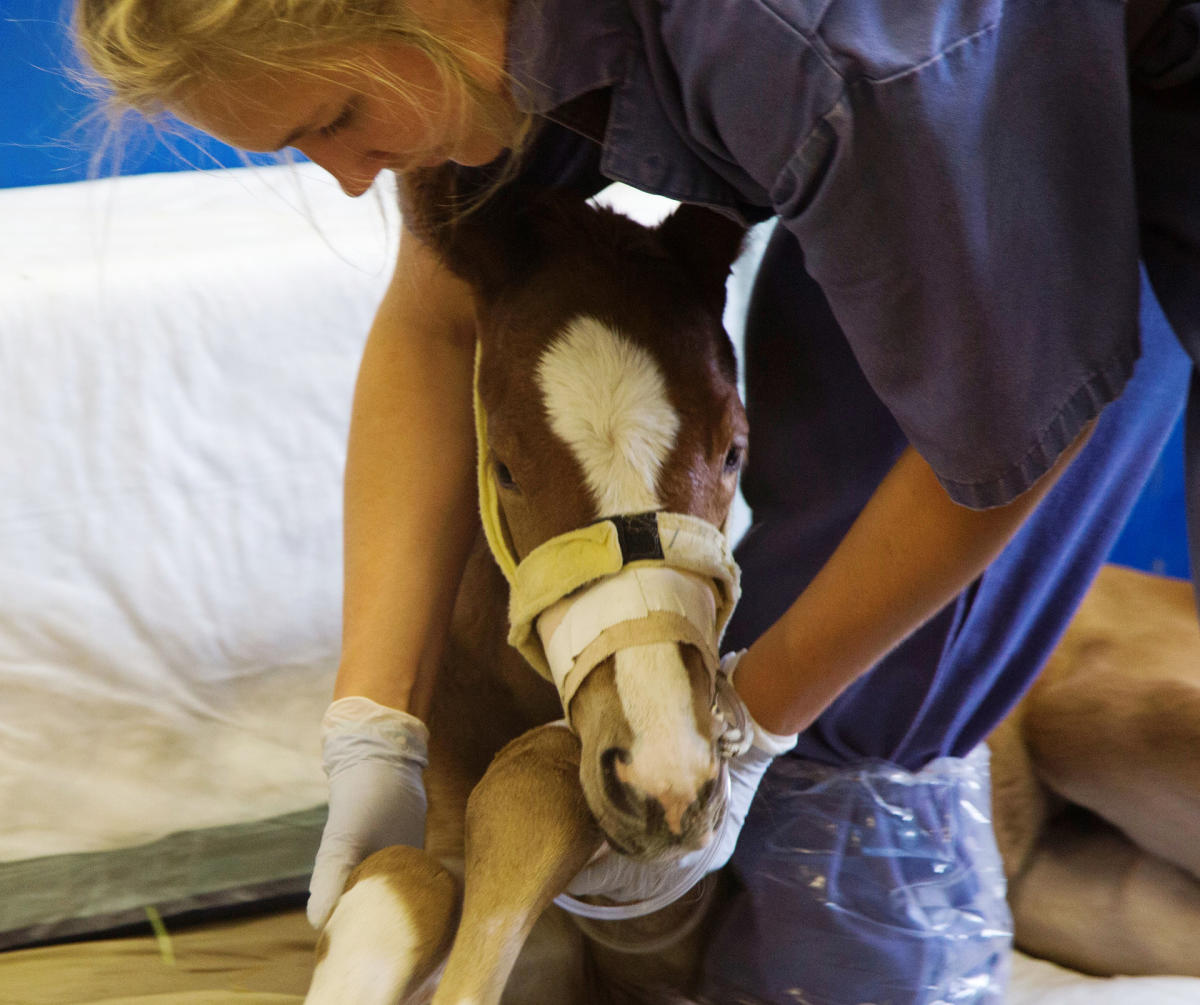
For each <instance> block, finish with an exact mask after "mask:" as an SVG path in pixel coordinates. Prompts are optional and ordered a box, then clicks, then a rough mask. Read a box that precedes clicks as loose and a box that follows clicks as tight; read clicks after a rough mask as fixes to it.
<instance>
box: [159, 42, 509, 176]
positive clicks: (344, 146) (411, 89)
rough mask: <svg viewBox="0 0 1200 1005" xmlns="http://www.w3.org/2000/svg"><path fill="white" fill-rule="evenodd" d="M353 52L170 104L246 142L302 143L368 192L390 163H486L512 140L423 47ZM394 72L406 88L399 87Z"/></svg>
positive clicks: (266, 147) (224, 136) (223, 135)
mask: <svg viewBox="0 0 1200 1005" xmlns="http://www.w3.org/2000/svg"><path fill="white" fill-rule="evenodd" d="M354 55H355V56H357V57H358V58H351V59H347V60H345V62H346V64H348V65H353V66H354V67H355V68H353V69H340V70H337V71H333V72H327V73H314V72H309V71H299V70H298V71H296V72H295V73H292V74H284V73H282V72H280V71H274V70H263V71H261V72H259V71H256V72H253V73H248V74H246V75H244V76H240V77H238V78H236V79H231V80H228V81H222V82H220V83H218V84H207V85H205V86H204V87H202V88H198V89H196V90H195V91H193V92H191V93H190V94H188V95H187V96H186V97H185V98H183V99H181V100H180V101H178V102H177V103H175V104H173V105H171V106H170V110H171V111H172V112H173V113H174V114H175V115H177V116H178V117H179V118H180V119H182V120H183V121H185V122H187V123H189V124H191V125H194V126H197V127H198V128H200V129H202V130H203V131H204V132H206V133H208V134H210V135H212V136H215V137H216V138H217V139H219V140H222V141H223V142H225V143H228V144H230V145H231V146H234V147H238V148H240V149H242V150H251V151H271V150H280V149H282V148H284V147H294V148H295V149H297V150H299V151H300V152H301V153H302V154H304V155H305V156H306V157H308V158H309V160H312V161H314V162H315V163H317V164H319V165H320V166H321V167H323V168H324V169H325V170H326V171H328V172H329V173H330V174H331V175H333V176H334V178H336V179H337V181H338V184H340V185H341V187H342V189H343V190H344V191H345V192H346V194H347V195H352V196H358V195H362V194H363V193H364V192H365V191H367V189H368V188H370V187H371V183H372V182H373V181H374V180H375V176H376V175H378V174H379V172H380V171H383V170H387V169H392V170H406V169H409V168H414V167H426V166H431V165H434V164H440V163H443V162H445V161H456V162H457V163H459V164H465V165H478V164H486V163H487V162H489V161H491V160H493V159H494V158H496V157H497V156H499V154H500V153H501V152H502V150H503V149H504V145H503V142H502V141H501V140H500V139H498V138H497V137H496V136H495V135H494V134H493V132H491V131H489V129H488V128H487V127H486V125H485V123H484V121H483V116H482V115H481V114H480V113H479V112H478V110H476V109H474V108H472V107H464V106H463V101H462V97H461V96H460V95H459V94H458V93H457V92H454V91H451V90H450V89H448V88H447V87H446V86H445V85H444V84H443V82H442V80H441V79H440V77H439V76H438V73H437V71H436V69H435V68H434V65H433V63H432V61H431V60H430V59H429V58H428V57H427V56H426V55H425V54H424V53H423V52H421V50H419V49H417V48H416V47H414V46H412V45H407V44H403V43H393V44H388V45H379V46H371V47H370V48H367V49H363V50H361V51H360V52H358V53H355V54H354ZM357 67H362V68H361V69H359V68H357ZM368 67H370V69H368ZM381 77H383V78H384V79H383V80H381V79H380V78H381ZM389 78H390V79H393V80H396V81H398V82H400V84H401V87H400V88H398V89H396V88H393V87H392V86H390V85H389V83H388V82H387V81H388V79H389Z"/></svg>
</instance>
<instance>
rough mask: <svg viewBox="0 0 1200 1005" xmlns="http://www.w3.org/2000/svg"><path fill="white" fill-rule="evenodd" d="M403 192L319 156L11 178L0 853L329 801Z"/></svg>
mask: <svg viewBox="0 0 1200 1005" xmlns="http://www.w3.org/2000/svg"><path fill="white" fill-rule="evenodd" d="M395 215H396V214H395V212H394V210H392V209H391V205H390V201H389V200H387V199H386V198H385V199H372V197H367V199H366V200H364V201H360V202H358V203H354V202H351V201H350V200H348V199H346V198H345V197H344V196H343V195H342V194H341V192H340V191H339V190H337V188H336V186H334V185H333V184H332V182H330V181H329V180H328V179H327V177H325V176H323V175H322V174H321V173H320V172H319V171H317V170H316V169H314V168H313V167H311V166H310V165H299V166H294V167H293V166H285V167H273V168H259V169H246V170H236V171H228V172H211V173H209V172H204V173H196V172H185V173H180V174H169V175H154V176H142V177H136V178H126V179H113V180H104V181H98V182H91V183H83V184H73V185H61V186H51V187H45V188H35V189H13V190H7V191H3V192H0V220H3V221H4V225H3V226H4V235H5V239H4V241H3V242H0V430H3V435H2V436H0V484H3V486H4V491H3V492H2V493H0V695H2V696H3V697H2V699H0V806H3V807H4V813H3V816H2V819H0V861H11V860H15V859H21V858H26V857H31V856H45V855H53V854H61V853H67V852H82V851H96V850H100V849H106V848H112V847H118V846H121V845H125V844H132V843H139V842H145V841H150V840H153V839H155V838H157V837H160V836H162V835H164V834H167V833H170V832H173V831H178V830H185V829H192V828H201V827H212V826H218V825H223V824H230V823H234V822H237V821H241V820H245V819H260V818H265V817H269V816H273V815H276V814H279V813H286V812H289V811H292V810H296V809H299V808H303V807H308V806H313V805H315V804H319V803H321V802H323V801H324V799H325V786H324V779H323V777H322V774H321V769H320V763H319V755H318V748H317V724H318V721H319V719H320V713H321V710H322V708H323V707H324V704H325V703H326V702H327V701H328V697H329V690H330V686H331V681H332V674H333V669H334V666H335V660H336V653H337V645H338V636H339V620H338V619H339V605H340V591H341V583H340V547H341V531H340V520H341V468H342V463H343V454H344V440H345V435H346V426H347V416H348V413H349V403H350V396H351V389H352V382H353V377H354V373H355V369H356V365H357V361H358V356H359V352H360V349H361V345H362V341H363V339H364V336H365V333H366V330H367V327H368V325H369V321H370V318H371V316H372V314H373V310H374V307H375V304H376V303H377V302H378V299H379V297H380V296H381V294H382V289H383V287H384V284H385V282H386V280H387V278H388V274H389V271H390V262H391V260H392V259H393V257H394V240H395V237H394V235H395V226H396V224H395Z"/></svg>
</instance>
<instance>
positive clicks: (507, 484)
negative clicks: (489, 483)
mask: <svg viewBox="0 0 1200 1005" xmlns="http://www.w3.org/2000/svg"><path fill="white" fill-rule="evenodd" d="M492 470H493V471H494V472H495V473H496V484H497V485H499V486H500V487H501V488H502V489H515V488H516V487H517V482H516V479H515V478H513V476H512V472H511V471H509V470H508V465H507V464H505V463H503V462H502V461H492Z"/></svg>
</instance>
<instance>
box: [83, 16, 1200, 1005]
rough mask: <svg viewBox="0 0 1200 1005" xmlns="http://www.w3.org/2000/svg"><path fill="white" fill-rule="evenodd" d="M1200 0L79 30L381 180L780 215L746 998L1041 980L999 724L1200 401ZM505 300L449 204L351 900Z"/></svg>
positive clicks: (374, 555)
mask: <svg viewBox="0 0 1200 1005" xmlns="http://www.w3.org/2000/svg"><path fill="white" fill-rule="evenodd" d="M1197 6H1200V5H1196V4H1192V3H1185V2H1178V0H1132V2H1131V3H1130V4H1129V5H1128V7H1127V8H1126V5H1123V4H1121V3H1118V2H1103V0H1091V2H1087V3H1080V2H1078V0H1037V2H1032V0H1007V2H1006V0H952V2H946V0H903V2H896V0H825V2H821V3H814V2H811V0H586V2H584V0H512V2H511V4H506V3H504V2H496V3H488V2H486V0H412V2H407V3H402V2H401V0H362V2H356V3H350V2H339V0H172V2H170V3H166V2H162V0H79V3H78V8H77V16H76V25H77V30H78V35H79V38H80V41H81V43H82V47H83V49H84V51H85V53H86V55H87V57H88V59H89V60H90V62H91V64H92V65H93V67H94V68H95V69H96V71H97V72H98V73H99V74H100V75H101V76H102V77H103V78H105V79H106V80H107V81H109V83H110V85H111V87H112V90H113V94H114V97H115V99H116V101H117V102H119V103H122V104H125V105H129V106H132V107H134V108H137V109H140V110H142V111H145V112H149V113H155V112H158V111H160V110H165V111H167V112H170V113H172V114H174V115H177V116H178V117H180V118H182V119H184V120H186V121H189V122H191V123H194V124H196V125H198V126H200V127H201V128H202V129H204V130H206V131H208V132H210V133H212V134H213V135H215V136H217V137H219V138H220V139H223V140H226V141H227V142H230V143H232V144H234V145H236V146H239V147H243V148H245V149H249V150H274V149H279V148H282V147H287V146H292V147H295V148H296V149H298V150H300V151H302V152H303V153H304V154H306V155H307V156H308V157H310V158H311V159H312V160H314V161H316V162H317V163H318V164H320V165H322V166H324V167H325V168H326V169H328V170H329V171H330V172H331V173H332V174H333V175H334V176H335V177H336V178H337V180H338V181H339V182H340V184H341V185H342V187H343V188H344V189H345V190H346V192H347V193H348V194H350V195H358V194H360V193H362V192H363V191H365V190H366V189H367V188H368V187H369V186H370V184H371V182H372V180H373V179H374V178H375V176H376V175H377V174H378V173H379V172H380V171H383V170H393V171H401V172H403V171H407V170H410V169H413V168H416V167H421V166H425V165H431V164H436V163H442V162H446V161H452V162H455V163H457V164H459V165H463V166H464V176H468V175H478V176H479V177H480V178H481V179H482V180H481V182H480V184H481V185H482V186H483V188H484V189H486V186H487V185H488V184H501V183H503V181H504V178H505V177H507V176H508V175H509V174H518V173H519V174H522V175H525V176H526V177H529V178H533V179H535V180H538V181H540V182H541V183H544V184H552V185H559V186H567V187H570V188H572V189H574V190H575V191H578V192H579V193H580V194H581V196H583V195H586V194H588V193H590V192H592V191H594V190H595V189H596V188H597V187H599V186H600V185H601V184H602V183H603V181H604V180H605V179H614V180H621V181H625V182H628V183H630V184H633V185H635V186H637V187H640V188H643V189H646V190H649V191H654V192H658V193H661V194H663V195H667V196H671V197H673V198H676V199H681V200H684V201H690V202H698V203H706V204H709V205H712V206H716V207H718V208H720V209H722V210H723V211H725V212H727V213H729V214H732V215H734V216H737V217H739V218H741V219H743V220H747V221H750V220H760V219H766V218H768V217H771V216H774V217H776V218H777V219H778V221H779V223H778V225H777V226H776V229H775V234H774V237H773V238H772V241H771V245H770V247H769V249H768V252H767V255H766V258H765V260H764V264H763V266H762V270H761V272H760V276H759V280H758V284H757V290H756V296H755V301H754V305H753V306H752V309H751V314H750V318H749V322H748V329H747V383H748V405H749V408H750V415H751V424H752V428H753V431H754V433H753V437H754V438H753V450H752V455H751V458H752V459H751V463H750V468H749V469H748V471H747V474H746V477H745V489H746V495H747V498H748V500H749V501H750V503H751V506H752V508H753V509H754V514H755V523H754V526H753V528H752V530H751V532H750V533H749V534H748V536H747V538H746V540H745V541H744V542H743V543H742V545H741V548H740V551H739V560H740V561H741V563H742V566H743V571H744V580H745V587H746V589H745V594H744V599H743V601H742V606H741V607H740V608H739V611H738V615H737V618H736V619H735V624H734V625H733V626H732V627H731V629H730V637H729V638H730V641H731V643H732V644H733V645H734V646H738V647H740V646H748V650H747V652H746V654H745V656H744V658H743V659H742V660H741V663H740V665H739V668H738V672H737V678H736V684H737V688H738V691H739V692H740V694H741V696H742V698H743V700H744V702H745V704H746V705H747V707H748V709H749V711H750V712H751V714H752V715H753V716H754V718H755V719H756V720H757V722H758V723H759V724H761V727H762V728H764V729H765V730H769V731H771V732H773V733H776V734H792V733H799V734H800V735H799V743H798V745H797V747H796V749H795V751H794V752H793V753H791V754H789V755H786V756H783V757H780V758H779V759H778V760H777V761H776V762H775V763H774V765H773V766H772V768H771V770H770V771H769V772H768V773H767V776H766V778H765V780H764V782H763V788H762V789H761V790H760V792H759V795H758V798H757V799H756V801H755V803H754V806H753V807H752V809H751V811H750V815H749V817H748V819H747V822H746V828H745V830H744V831H743V833H742V837H741V840H740V842H739V846H738V849H737V851H736V852H735V854H734V858H733V867H734V870H735V873H736V875H737V876H738V878H739V879H740V881H741V889H740V891H739V894H738V896H737V897H736V898H735V899H734V900H733V902H732V904H731V905H730V907H729V908H728V911H727V914H726V916H725V917H724V918H723V920H722V923H721V925H720V926H719V928H718V930H717V931H716V932H715V934H714V936H713V943H712V945H711V946H710V950H709V952H708V953H707V954H706V963H705V966H706V972H705V987H706V992H705V993H706V995H707V997H708V999H709V1000H711V1001H714V1002H718V1003H729V1002H733V1001H739V1002H741V1001H755V1002H758V1001H768V1002H784V1001H788V1002H790V1001H796V1000H801V999H803V1000H805V1001H812V1002H823V1003H825V1002H836V1003H840V1002H845V1003H858V1002H863V1001H867V1000H873V1001H889V1002H894V1003H900V1002H934V1001H953V1002H974V1001H999V1000H1000V997H1001V995H1002V993H1003V981H1004V976H1003V975H1004V970H1005V964H1004V960H1005V954H1006V950H1007V941H1008V940H1007V936H1006V934H1005V931H1006V924H1007V922H1006V916H1005V912H1004V906H1003V902H1002V896H1001V895H1000V889H999V886H998V885H997V884H996V883H995V882H994V879H995V877H996V876H997V875H998V869H997V866H996V855H995V848H994V844H993V843H992V841H991V837H990V833H989V832H988V828H987V826H986V822H983V823H982V824H981V822H980V821H979V820H978V819H976V818H975V816H974V815H973V814H972V812H971V811H970V810H969V809H964V808H963V807H964V803H963V800H964V799H966V798H967V792H968V790H970V789H972V788H975V789H977V788H978V785H979V784H981V783H982V782H986V771H985V769H982V768H980V766H979V764H978V761H977V759H971V760H969V761H968V760H964V759H965V758H966V757H967V755H968V754H969V753H970V752H971V751H972V750H973V748H975V747H976V745H977V744H979V742H980V741H981V740H982V739H983V738H984V737H985V736H986V735H987V733H988V732H989V731H990V729H991V727H992V726H993V725H994V724H995V723H996V722H997V721H998V720H999V719H1000V718H1001V717H1002V716H1003V715H1004V713H1005V712H1006V711H1007V709H1008V708H1009V707H1011V705H1012V703H1013V702H1015V701H1016V699H1017V698H1018V697H1019V696H1020V694H1021V693H1022V691H1023V690H1024V688H1025V687H1026V686H1027V685H1028V684H1029V683H1030V681H1031V680H1032V679H1033V677H1034V676H1035V674H1036V673H1037V671H1038V669H1039V668H1040V666H1041V664H1042V661H1043V660H1044V658H1045V656H1046V654H1047V653H1048V652H1049V650H1050V648H1051V647H1052V646H1053V644H1054V641H1055V639H1056V638H1057V635H1058V633H1059V632H1060V631H1061V629H1062V628H1063V627H1064V626H1065V624H1066V621H1067V620H1068V618H1069V616H1070V614H1071V612H1072V610H1073V609H1074V606H1075V604H1076V602H1077V601H1078V599H1079V597H1080V596H1081V595H1082V593H1083V591H1084V590H1085V589H1086V587H1087V584H1088V582H1089V581H1090V579H1091V576H1092V575H1093V574H1094V572H1095V570H1096V568H1097V567H1098V565H1099V564H1100V563H1101V562H1102V561H1103V559H1104V557H1105V555H1106V554H1107V551H1108V548H1109V545H1110V544H1111V542H1112V540H1113V538H1114V536H1115V534H1116V533H1117V531H1118V529H1119V527H1120V524H1121V521H1122V519H1123V517H1124V514H1125V513H1127V512H1128V510H1129V508H1130V507H1131V505H1132V503H1133V501H1134V499H1135V497H1136V494H1137V490H1138V487H1139V486H1140V485H1141V483H1142V482H1143V481H1144V480H1145V478H1146V476H1147V473H1148V471H1149V470H1150V467H1151V465H1152V464H1153V461H1154V458H1155V457H1156V455H1157V453H1158V451H1159V449H1160V448H1161V445H1162V443H1163V441H1164V440H1165V438H1166V435H1167V433H1168V431H1169V429H1170V427H1171V425H1172V424H1173V422H1174V419H1175V417H1176V416H1177V414H1178V412H1179V410H1180V408H1181V407H1182V404H1183V400H1184V395H1185V387H1186V383H1187V379H1188V374H1189V371H1190V364H1189V363H1188V361H1187V358H1186V356H1185V355H1184V354H1183V353H1182V352H1181V351H1180V349H1179V346H1178V345H1177V344H1176V342H1175V339H1174V338H1173V337H1172V335H1171V332H1170V330H1169V329H1168V328H1167V326H1166V325H1165V324H1164V323H1163V320H1162V317H1161V316H1160V315H1159V314H1158V312H1157V308H1156V306H1155V304H1154V302H1153V298H1151V297H1149V296H1148V295H1147V292H1148V288H1142V287H1140V285H1139V268H1138V266H1139V255H1140V256H1141V260H1142V261H1143V262H1144V264H1145V267H1146V270H1147V272H1148V274H1149V276H1150V278H1151V279H1152V280H1153V282H1154V287H1155V291H1156V292H1157V294H1158V296H1159V297H1160V298H1161V300H1162V302H1163V306H1164V308H1165V310H1166V313H1167V316H1169V317H1170V319H1171V321H1172V323H1173V324H1174V327H1175V330H1176V331H1177V332H1178V334H1179V336H1180V339H1182V340H1183V341H1184V344H1185V347H1186V348H1187V349H1188V350H1190V351H1191V352H1192V354H1193V355H1195V354H1196V352H1197V344H1198V342H1200V323H1198V322H1200V303H1198V302H1197V300H1198V298H1200V294H1198V293H1197V290H1200V282H1197V278H1198V277H1197V276H1196V263H1197V262H1200V254H1198V248H1200V204H1198V202H1200V195H1197V193H1198V192H1200V186H1197V185H1196V184H1195V179H1197V178H1200V162H1198V159H1200V136H1198V135H1197V132H1198V130H1197V126H1196V122H1197V115H1196V110H1197V109H1196V103H1197V100H1198V98H1197V95H1198V94H1200V88H1197V85H1196V84H1195V81H1194V77H1195V74H1196V72H1197V65H1198V64H1200V55H1198V50H1197V43H1196V39H1197V35H1198V34H1200V33H1198V32H1197V30H1196V24H1197V22H1198V21H1200V18H1198V17H1197V14H1196V8H1197ZM1131 80H1132V84H1131ZM506 151H516V153H512V154H506ZM468 169H471V170H468ZM1139 295H1141V296H1142V300H1143V303H1142V314H1141V321H1142V323H1141V325H1140V328H1141V331H1140V332H1139ZM472 338H473V328H472V303H471V299H470V296H469V294H468V292H467V291H466V289H465V288H464V287H463V285H462V284H461V283H459V282H458V281H457V280H455V279H454V278H452V277H451V276H449V275H448V274H447V273H446V272H445V271H444V270H443V269H442V268H441V267H440V266H439V263H438V262H437V260H436V257H435V256H434V255H433V253H432V252H431V251H430V250H429V249H428V248H426V247H425V246H423V245H422V244H421V243H420V242H419V241H418V240H416V239H415V238H413V237H412V236H411V235H407V234H406V235H405V237H404V239H403V241H402V243H401V250H400V255H399V261H398V263H397V267H396V273H395V277H394V279H393V281H392V284H391V287H390V289H389V291H388V293H387V295H386V297H385V299H384V301H383V304H382V305H381V307H380V309H379V313H378V315H377V318H376V321H375V324H374V326H373V328H372V330H371V333H370V337H369V340H368V343H367V348H366V351H365V355H364V358H363V363H362V369H361V372H360V376H359V381H358V386H357V390H356V394H355V402H354V413H353V423H352V429H351V442H350V453H349V459H348V464H347V472H346V499H347V513H346V602H345V628H344V650H343V656H342V661H341V666H340V669H339V672H338V678H337V684H336V693H335V698H336V700H335V701H334V703H333V704H332V705H331V707H330V711H329V713H328V715H327V717H326V720H325V728H326V748H325V760H326V767H327V770H328V772H329V776H330V818H329V824H328V826H327V829H326V834H325V837H324V840H323V842H322V847H321V851H320V853H319V856H318V861H317V868H316V871H315V874H314V879H313V896H312V901H311V905H310V906H311V915H312V917H313V920H314V922H315V923H317V924H320V923H321V922H322V920H323V918H324V917H325V916H326V915H327V913H328V911H329V909H330V908H331V905H332V903H333V900H334V899H335V897H336V895H337V891H338V890H339V889H340V883H341V879H342V878H343V877H344V875H345V873H346V871H347V870H348V869H349V868H350V866H351V865H352V864H353V863H354V862H356V861H357V860H358V859H360V858H361V857H362V856H363V855H365V854H366V853H367V852H368V851H370V850H371V849H373V848H375V847H378V846H381V845H383V844H388V843H392V842H396V841H406V842H410V843H419V842H420V840H421V835H422V820H423V813H424V795H423V791H422V789H421V768H422V767H423V764H424V740H425V730H424V727H423V725H422V724H421V721H420V720H421V718H422V717H423V715H424V713H425V711H426V708H427V705H428V701H429V694H430V688H431V684H432V680H433V677H434V674H435V673H436V672H437V667H438V666H439V664H440V662H441V659H442V655H443V645H444V637H445V632H446V623H447V618H448V615H449V611H450V607H451V604H452V600H453V596H454V590H455V585H456V582H457V578H458V576H459V573H460V570H461V568H462V565H463V561H464V553H465V549H466V546H467V543H468V540H469V534H470V529H471V526H472V510H473V508H474V496H473V483H472V475H471V466H472V451H473V442H472V426H471V419H470V401H469V397H470V369H471V352H472V344H471V343H472ZM1139 356H1140V358H1139ZM1195 442H1196V441H1195V440H1194V441H1193V447H1192V449H1193V451H1194V450H1196V449H1200V447H1196V446H1195ZM1193 540H1200V536H1197V535H1193ZM968 802H969V800H968Z"/></svg>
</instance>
